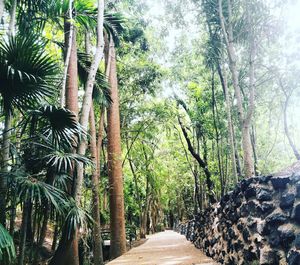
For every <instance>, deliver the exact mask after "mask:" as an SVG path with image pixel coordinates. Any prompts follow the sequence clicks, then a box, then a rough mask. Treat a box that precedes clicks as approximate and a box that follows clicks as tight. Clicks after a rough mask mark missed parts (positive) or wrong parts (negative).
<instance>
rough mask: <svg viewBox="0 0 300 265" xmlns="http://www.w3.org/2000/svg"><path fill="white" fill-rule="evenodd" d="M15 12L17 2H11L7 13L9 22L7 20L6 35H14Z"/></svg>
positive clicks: (14, 0) (15, 0)
mask: <svg viewBox="0 0 300 265" xmlns="http://www.w3.org/2000/svg"><path fill="white" fill-rule="evenodd" d="M16 10H17V0H13V1H12V3H11V8H10V11H9V16H10V20H9V28H8V34H9V35H10V36H14V35H15V24H16Z"/></svg>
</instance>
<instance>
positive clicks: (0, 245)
mask: <svg viewBox="0 0 300 265" xmlns="http://www.w3.org/2000/svg"><path fill="white" fill-rule="evenodd" d="M15 257H16V250H15V245H14V242H13V239H12V237H11V236H10V234H9V233H8V231H7V230H6V229H5V228H4V227H3V226H2V225H1V224H0V263H1V264H3V265H5V264H11V263H12V261H13V260H14V259H15Z"/></svg>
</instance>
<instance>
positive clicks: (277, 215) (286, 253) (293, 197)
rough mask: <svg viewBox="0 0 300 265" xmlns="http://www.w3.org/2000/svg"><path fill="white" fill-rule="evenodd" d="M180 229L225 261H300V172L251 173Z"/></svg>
mask: <svg viewBox="0 0 300 265" xmlns="http://www.w3.org/2000/svg"><path fill="white" fill-rule="evenodd" d="M179 229H180V230H181V232H182V233H184V234H185V235H186V236H187V238H188V239H189V240H191V241H192V242H193V243H194V244H195V246H196V247H197V248H200V249H203V251H204V252H205V253H206V255H207V256H209V257H212V258H213V259H215V260H216V261H218V262H220V263H221V264H232V265H237V264H253V265H254V264H263V265H277V264H278V265H279V264H280V265H283V264H289V265H300V174H292V175H287V176H263V177H254V178H250V179H245V180H243V181H241V182H240V183H239V184H238V185H237V186H236V188H235V189H234V190H233V191H232V192H230V193H228V194H227V195H225V196H224V197H223V198H222V199H221V201H220V202H219V203H218V204H216V205H214V206H213V207H212V208H209V209H207V210H205V211H204V212H203V213H201V214H199V215H198V216H196V217H195V219H194V220H192V221H190V222H188V223H186V224H182V225H181V226H180V227H179Z"/></svg>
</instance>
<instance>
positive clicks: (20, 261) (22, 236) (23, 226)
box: [18, 200, 30, 265]
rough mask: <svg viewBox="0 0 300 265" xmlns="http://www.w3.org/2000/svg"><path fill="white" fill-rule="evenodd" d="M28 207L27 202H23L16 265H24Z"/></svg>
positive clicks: (28, 202)
mask: <svg viewBox="0 0 300 265" xmlns="http://www.w3.org/2000/svg"><path fill="white" fill-rule="evenodd" d="M29 205H30V201H29V200H27V201H26V202H24V207H23V218H22V224H21V234H20V245H19V257H18V265H23V264H24V258H25V248H26V238H27V227H28V217H29Z"/></svg>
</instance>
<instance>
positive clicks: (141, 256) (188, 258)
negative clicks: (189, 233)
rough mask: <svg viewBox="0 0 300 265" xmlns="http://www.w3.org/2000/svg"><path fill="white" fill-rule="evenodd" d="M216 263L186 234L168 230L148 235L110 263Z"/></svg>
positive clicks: (156, 264) (152, 264)
mask: <svg viewBox="0 0 300 265" xmlns="http://www.w3.org/2000/svg"><path fill="white" fill-rule="evenodd" d="M179 264H180V265H216V264H217V263H214V262H213V261H212V260H211V259H210V258H208V257H206V256H205V255H204V254H203V253H202V252H201V250H199V249H197V248H195V247H194V245H193V244H192V243H191V242H189V241H187V240H186V239H185V237H184V236H182V235H180V234H178V233H176V232H173V231H170V230H167V231H166V232H161V233H158V234H155V235H151V236H149V237H148V240H147V242H146V243H144V244H143V245H141V246H139V247H136V248H133V249H131V250H130V251H128V252H127V253H126V254H125V255H123V256H121V257H119V258H117V259H115V260H113V261H111V262H109V263H108V265H179Z"/></svg>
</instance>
